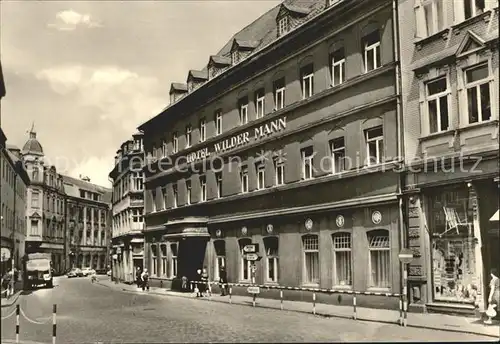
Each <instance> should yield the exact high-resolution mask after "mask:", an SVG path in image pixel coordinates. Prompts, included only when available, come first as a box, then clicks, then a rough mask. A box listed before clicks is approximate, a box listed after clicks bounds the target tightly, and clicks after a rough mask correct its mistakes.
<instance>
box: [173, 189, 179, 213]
mask: <svg viewBox="0 0 500 344" xmlns="http://www.w3.org/2000/svg"><path fill="white" fill-rule="evenodd" d="M172 192H173V194H174V208H177V205H178V204H179V191H178V190H177V184H174V185H172Z"/></svg>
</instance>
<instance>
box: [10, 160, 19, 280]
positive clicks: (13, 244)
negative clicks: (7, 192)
mask: <svg viewBox="0 0 500 344" xmlns="http://www.w3.org/2000/svg"><path fill="white" fill-rule="evenodd" d="M18 167H19V165H18V163H15V165H14V171H15V178H14V205H13V208H14V215H13V216H14V224H13V227H12V254H11V257H12V271H14V268H16V265H17V264H16V263H17V262H16V227H17V225H16V224H17V221H16V214H17V211H16V210H17V209H16V203H17V202H16V200H17V178H18V177H19V174H18V171H17V168H18Z"/></svg>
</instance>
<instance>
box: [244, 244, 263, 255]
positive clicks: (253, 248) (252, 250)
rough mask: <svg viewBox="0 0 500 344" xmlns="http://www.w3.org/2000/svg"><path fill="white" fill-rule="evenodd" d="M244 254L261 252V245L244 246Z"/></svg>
mask: <svg viewBox="0 0 500 344" xmlns="http://www.w3.org/2000/svg"><path fill="white" fill-rule="evenodd" d="M243 252H245V253H256V252H259V244H250V245H245V246H243Z"/></svg>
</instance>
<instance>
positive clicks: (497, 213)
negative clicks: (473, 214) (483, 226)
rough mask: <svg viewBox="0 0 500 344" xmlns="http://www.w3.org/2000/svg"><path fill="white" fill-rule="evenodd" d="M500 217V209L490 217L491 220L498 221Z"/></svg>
mask: <svg viewBox="0 0 500 344" xmlns="http://www.w3.org/2000/svg"><path fill="white" fill-rule="evenodd" d="M499 218H500V209H498V210H497V212H496V213H495V214H493V216H492V217H491V218H490V221H491V222H498V221H499Z"/></svg>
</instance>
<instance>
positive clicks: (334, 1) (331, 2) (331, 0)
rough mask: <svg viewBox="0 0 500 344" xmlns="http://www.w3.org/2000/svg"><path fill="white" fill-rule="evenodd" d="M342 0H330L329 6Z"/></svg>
mask: <svg viewBox="0 0 500 344" xmlns="http://www.w3.org/2000/svg"><path fill="white" fill-rule="evenodd" d="M340 1H342V0H328V6H333V5H335V4H336V3H338V2H340Z"/></svg>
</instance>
